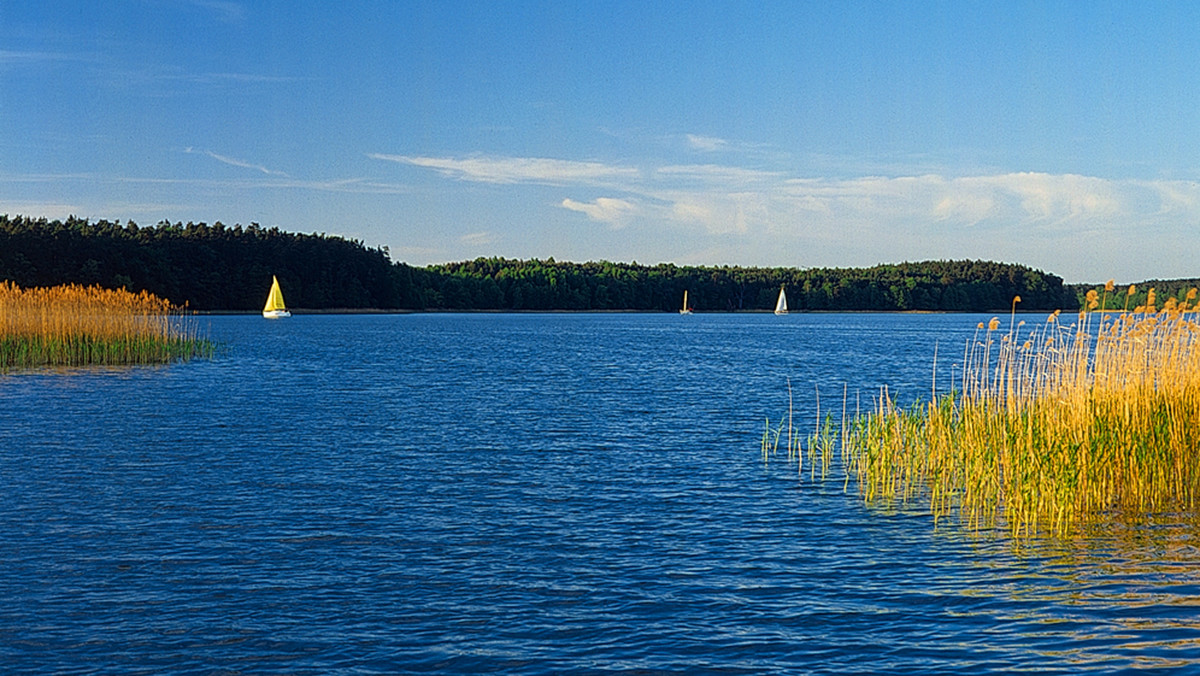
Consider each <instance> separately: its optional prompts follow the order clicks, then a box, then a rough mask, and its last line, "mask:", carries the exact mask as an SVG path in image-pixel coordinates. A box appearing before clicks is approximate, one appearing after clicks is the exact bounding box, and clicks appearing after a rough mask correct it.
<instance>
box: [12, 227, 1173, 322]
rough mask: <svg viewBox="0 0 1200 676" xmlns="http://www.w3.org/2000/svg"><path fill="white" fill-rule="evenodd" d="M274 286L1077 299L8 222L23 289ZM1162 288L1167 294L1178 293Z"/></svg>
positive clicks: (986, 271) (760, 297) (1016, 287)
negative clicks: (410, 257)
mask: <svg viewBox="0 0 1200 676" xmlns="http://www.w3.org/2000/svg"><path fill="white" fill-rule="evenodd" d="M272 275H276V276H278V278H279V282H280V284H281V285H282V286H283V288H284V290H285V292H286V294H287V297H288V301H289V305H291V306H294V307H296V308H308V309H311V310H324V309H329V308H346V309H376V310H410V311H425V310H502V311H507V310H518V311H522V310H523V311H555V310H571V311H606V310H625V311H648V312H676V311H678V309H679V304H680V301H681V298H682V296H683V292H684V291H685V290H686V291H687V292H688V294H689V300H690V304H692V305H693V306H694V307H695V309H696V311H697V312H729V311H735V312H736V311H755V310H769V309H770V308H772V307H774V304H775V299H776V297H777V296H778V294H779V289H780V287H784V288H786V290H787V294H788V300H789V309H790V310H793V311H801V312H803V311H832V312H841V311H938V312H988V311H998V310H1001V309H1004V308H1005V307H1007V304H1008V299H1010V298H1012V297H1013V296H1014V295H1020V296H1021V297H1022V298H1024V299H1025V304H1024V305H1023V306H1022V307H1023V308H1024V309H1026V310H1044V311H1051V310H1053V309H1055V308H1064V309H1067V310H1069V309H1074V308H1076V307H1078V305H1079V302H1080V301H1079V298H1078V295H1079V294H1078V293H1077V289H1075V288H1073V287H1071V286H1069V285H1066V284H1064V283H1063V280H1062V279H1061V278H1060V277H1058V276H1056V275H1053V274H1049V273H1046V272H1042V271H1039V270H1034V269H1032V268H1029V267H1026V266H1022V265H1017V264H1009V263H995V262H988V261H968V260H962V261H925V262H912V263H899V264H888V265H878V266H874V267H870V268H798V267H792V268H783V267H776V268H748V267H736V266H677V265H673V264H666V263H664V264H658V265H640V264H638V263H636V262H632V263H613V262H608V261H599V262H588V263H573V262H561V261H555V260H554V259H552V258H551V259H547V260H512V259H505V258H497V257H491V258H477V259H475V260H471V261H463V262H459V263H446V264H441V265H430V266H425V267H418V266H412V265H408V264H406V263H402V262H393V261H392V260H391V258H390V254H389V252H388V250H387V249H386V248H368V247H366V246H364V245H363V244H362V243H361V242H357V241H351V240H346V239H343V238H340V237H334V236H328V235H324V234H316V233H314V234H311V235H306V234H293V233H288V232H284V231H281V230H279V229H278V228H264V227H262V226H260V225H258V224H257V223H251V224H250V225H248V226H242V225H233V226H226V225H224V224H222V223H220V222H218V223H214V224H212V225H209V224H206V223H186V224H184V223H169V222H166V221H162V222H159V223H158V224H156V225H154V226H150V227H142V226H139V225H137V224H136V223H133V222H132V221H127V222H126V223H124V224H121V223H117V222H111V221H106V220H99V221H89V220H87V219H79V218H74V217H72V218H67V219H66V220H61V221H60V220H47V219H44V218H32V217H24V216H7V215H0V280H8V281H11V282H13V283H15V284H19V285H20V286H22V287H26V288H29V287H46V286H55V285H59V284H81V285H83V286H92V285H99V286H102V287H105V288H110V289H119V288H123V289H127V290H129V291H133V292H141V291H148V292H150V293H152V294H154V295H156V296H158V297H159V298H164V299H167V300H169V301H170V302H172V303H173V304H175V305H181V306H182V305H186V306H187V307H188V308H190V309H192V310H195V311H255V310H258V309H259V308H261V306H262V298H263V294H265V293H266V289H267V288H268V286H269V285H270V281H271V276H272ZM1165 289H1166V287H1165V286H1161V285H1160V292H1163V293H1166V290H1165Z"/></svg>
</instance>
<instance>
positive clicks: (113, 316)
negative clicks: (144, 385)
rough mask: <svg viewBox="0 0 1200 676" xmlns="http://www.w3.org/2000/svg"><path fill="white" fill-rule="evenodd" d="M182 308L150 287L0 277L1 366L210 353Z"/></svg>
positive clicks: (149, 360) (141, 360)
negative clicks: (40, 283) (35, 284)
mask: <svg viewBox="0 0 1200 676" xmlns="http://www.w3.org/2000/svg"><path fill="white" fill-rule="evenodd" d="M212 351H213V346H212V344H211V343H210V342H209V341H207V340H204V339H201V338H199V337H198V336H197V332H196V329H195V326H194V325H193V324H191V323H189V322H187V321H186V320H185V317H184V316H183V310H182V309H181V308H178V307H174V306H172V305H171V304H170V303H169V302H167V301H165V300H163V299H161V298H157V297H155V296H153V295H151V294H149V293H146V292H144V291H143V292H142V293H138V294H135V293H130V292H128V291H124V290H116V291H114V290H110V289H102V288H100V287H95V286H94V287H83V286H78V285H69V286H56V287H50V288H30V289H22V288H20V287H18V286H16V285H15V284H12V283H9V282H0V369H2V370H10V369H24V368H37V367H43V366H88V365H123V364H159V363H166V362H170V361H174V360H177V359H187V358H190V357H194V356H208V355H211V354H212Z"/></svg>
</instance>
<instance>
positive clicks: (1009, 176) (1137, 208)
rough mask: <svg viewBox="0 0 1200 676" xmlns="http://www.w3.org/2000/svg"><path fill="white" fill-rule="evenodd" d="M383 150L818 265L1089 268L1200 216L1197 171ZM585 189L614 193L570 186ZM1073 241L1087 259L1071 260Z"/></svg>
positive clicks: (564, 202)
mask: <svg viewBox="0 0 1200 676" xmlns="http://www.w3.org/2000/svg"><path fill="white" fill-rule="evenodd" d="M375 157H377V159H388V160H391V161H395V162H400V163H403V164H407V165H410V166H416V167H423V168H427V169H430V170H433V171H437V172H439V173H441V174H442V175H444V176H447V177H451V178H454V179H457V180H463V181H485V182H491V183H507V184H521V183H538V184H543V185H556V186H561V187H562V188H563V190H564V192H566V193H567V194H565V195H563V198H562V199H561V201H559V202H558V206H559V207H561V208H563V209H565V210H569V211H573V212H577V213H580V214H583V215H584V216H586V217H587V218H589V219H591V220H593V221H598V222H604V223H609V224H612V225H613V226H615V227H620V228H631V227H637V228H639V229H642V230H643V231H645V232H646V234H647V235H649V234H650V233H651V232H652V231H654V230H662V231H663V233H662V234H663V236H665V237H667V238H669V239H671V240H672V241H678V239H679V236H680V235H684V238H685V241H689V242H691V241H694V242H695V247H694V248H695V250H697V251H712V250H713V247H715V246H718V244H717V242H720V245H719V246H721V247H725V249H726V250H729V251H736V252H738V254H739V255H745V256H746V257H747V258H748V259H751V260H759V261H762V260H776V261H778V262H779V263H780V264H784V263H787V262H789V261H790V262H791V263H792V264H796V263H797V261H795V260H793V259H790V258H788V256H789V253H788V252H789V251H790V252H805V253H804V259H805V260H806V261H807V264H818V263H822V262H827V263H831V264H841V265H847V264H860V263H861V264H872V263H877V262H880V261H887V260H904V259H909V260H915V259H922V258H930V257H935V258H936V257H971V258H990V259H1002V260H1016V261H1021V262H1026V263H1028V264H1032V265H1041V266H1042V267H1043V269H1048V270H1052V271H1059V272H1060V274H1063V273H1065V274H1068V275H1070V274H1072V273H1075V274H1077V277H1076V278H1079V277H1080V276H1083V275H1084V274H1085V272H1081V271H1082V270H1083V267H1082V266H1083V265H1084V261H1085V258H1086V259H1087V263H1088V264H1089V265H1090V264H1093V263H1095V262H1096V261H1097V260H1101V259H1103V256H1104V255H1105V254H1097V253H1096V252H1097V251H1099V250H1112V251H1126V250H1129V246H1130V245H1129V244H1127V243H1126V242H1127V240H1129V239H1130V238H1131V237H1132V235H1131V233H1133V232H1135V231H1136V230H1138V229H1153V230H1154V231H1155V232H1156V233H1164V232H1167V231H1170V232H1176V233H1180V234H1181V235H1182V233H1185V232H1189V231H1190V230H1191V229H1194V228H1195V227H1197V226H1200V183H1197V182H1194V181H1135V180H1119V179H1107V178H1100V177H1093V176H1082V175H1075V174H1047V173H1037V172H1012V173H995V174H978V175H965V176H944V175H941V174H937V173H927V174H919V175H908V176H857V177H850V178H830V177H806V176H800V175H796V174H792V173H789V172H786V171H782V170H779V171H764V170H761V169H754V168H747V167H742V166H737V165H723V164H695V165H675V164H666V165H663V166H659V167H646V168H643V169H640V170H633V169H631V168H630V167H627V166H623V165H616V164H605V163H600V162H575V161H570V160H546V159H538V158H514V157H495V156H490V157H474V158H468V159H461V158H452V157H449V158H438V157H409V156H375ZM515 189H519V187H518V188H515ZM584 191H586V192H593V193H594V192H598V191H603V192H604V193H605V196H604V197H599V198H589V199H581V198H580V197H578V196H577V195H576V194H572V193H576V192H584ZM667 231H673V232H667ZM1137 246H1138V247H1141V248H1142V249H1145V252H1144V253H1142V254H1139V255H1141V256H1144V257H1148V256H1150V255H1151V253H1150V251H1151V249H1150V248H1149V246H1150V245H1149V244H1146V245H1144V246H1143V245H1141V244H1138V245H1137ZM1073 248H1077V249H1078V250H1079V252H1080V253H1079V254H1078V256H1077V257H1076V258H1078V261H1077V262H1075V263H1066V262H1064V261H1063V260H1061V257H1062V255H1063V252H1065V251H1069V250H1072V249H1073ZM791 255H792V256H794V255H796V254H795V253H792V254H791ZM1109 258H1113V255H1109ZM1176 258H1178V256H1176ZM1072 260H1074V259H1072ZM1105 260H1107V259H1103V260H1101V263H1102V264H1107V263H1104V261H1105ZM695 262H705V261H695ZM708 262H712V261H708ZM1071 265H1075V266H1077V267H1076V268H1075V269H1073V268H1072V267H1071ZM1112 265H1114V266H1115V265H1118V262H1113V263H1112ZM1122 265H1123V264H1122ZM1147 265H1149V264H1147ZM1176 265H1177V266H1182V265H1184V263H1183V261H1182V260H1180V261H1177V262H1176Z"/></svg>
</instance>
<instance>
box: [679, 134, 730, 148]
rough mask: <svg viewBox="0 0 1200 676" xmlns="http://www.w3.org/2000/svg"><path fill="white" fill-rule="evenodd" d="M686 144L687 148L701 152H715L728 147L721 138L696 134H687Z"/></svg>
mask: <svg viewBox="0 0 1200 676" xmlns="http://www.w3.org/2000/svg"><path fill="white" fill-rule="evenodd" d="M687 142H688V146H689V147H691V148H692V149H694V150H703V151H705V152H716V151H718V150H725V149H726V148H728V147H729V142H728V141H726V140H725V139H723V138H714V137H712V136H699V135H697V134H687Z"/></svg>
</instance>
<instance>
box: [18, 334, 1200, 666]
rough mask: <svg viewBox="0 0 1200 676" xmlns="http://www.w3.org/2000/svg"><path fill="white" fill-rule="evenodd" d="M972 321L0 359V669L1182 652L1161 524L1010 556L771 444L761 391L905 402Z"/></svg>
mask: <svg viewBox="0 0 1200 676" xmlns="http://www.w3.org/2000/svg"><path fill="white" fill-rule="evenodd" d="M981 319H982V320H985V321H986V319H987V318H986V317H976V316H965V315H874V314H867V315H836V314H831V315H807V314H800V315H796V314H794V315H789V316H786V317H775V316H773V315H704V314H698V315H694V316H690V317H680V316H676V315H623V314H618V315H586V314H584V315H577V314H563V315H487V314H478V315H442V314H436V315H393V316H297V317H294V318H292V319H291V320H285V321H266V320H263V319H261V318H259V317H249V316H241V317H211V318H209V317H205V318H202V319H201V320H200V322H201V330H202V332H206V333H207V334H208V335H209V336H210V337H211V338H213V339H214V340H216V341H218V342H219V343H220V344H221V345H222V349H221V350H220V352H219V354H218V355H217V357H216V358H214V359H212V360H209V361H193V362H190V363H184V364H176V365H172V366H168V367H160V368H133V369H124V370H108V371H75V372H56V373H37V374H10V375H7V376H0V599H2V601H0V665H3V671H4V672H5V673H22V672H25V673H61V674H95V673H147V674H149V673H163V672H190V673H293V674H326V673H347V674H350V673H353V674H371V673H403V672H441V673H488V672H491V673H497V672H501V673H588V672H597V673H600V672H603V673H622V672H629V673H710V672H719V673H732V674H737V673H744V674H765V673H881V672H882V673H886V672H896V673H961V674H976V673H980V672H986V671H997V672H1001V671H1013V670H1039V671H1044V672H1061V673H1079V672H1087V671H1105V672H1116V671H1122V670H1130V669H1149V668H1154V667H1162V668H1165V669H1177V668H1180V667H1185V666H1188V665H1193V666H1194V667H1196V668H1200V549H1198V543H1200V540H1198V539H1197V537H1196V534H1195V529H1193V528H1191V527H1190V526H1189V525H1188V524H1187V523H1185V522H1184V521H1183V520H1173V519H1170V518H1166V519H1158V520H1153V521H1148V522H1147V523H1144V524H1140V525H1129V524H1124V525H1120V526H1118V525H1114V526H1113V527H1111V528H1105V529H1101V530H1102V532H1099V533H1096V534H1093V535H1087V536H1078V537H1074V538H1072V539H1070V540H1067V541H1034V542H1030V543H1026V544H1024V545H1022V546H1019V547H1018V546H1014V543H1012V542H1010V541H1008V540H1007V539H1005V538H1004V537H999V536H984V537H981V536H978V535H972V534H969V533H965V532H963V531H961V530H959V529H958V528H956V527H953V526H946V525H945V524H942V525H939V526H938V527H936V528H935V527H934V524H933V523H932V521H931V519H930V518H929V517H928V516H926V515H925V514H923V513H922V512H921V510H920V509H919V508H915V507H914V508H913V509H908V510H899V511H893V512H881V511H879V510H873V509H870V508H868V507H866V506H864V505H863V504H861V502H860V500H859V499H858V498H857V497H856V495H855V493H854V489H853V485H851V487H850V490H849V491H845V490H844V481H843V480H842V478H840V476H838V477H835V478H831V479H829V480H827V481H825V482H821V481H816V482H814V481H812V480H810V479H809V478H808V477H807V476H806V477H805V478H804V479H803V480H801V479H800V478H798V477H797V474H796V468H795V466H794V465H789V464H788V463H787V462H785V461H782V460H773V461H772V462H771V463H769V464H765V465H764V463H763V459H762V456H761V453H760V449H759V441H760V438H761V435H762V431H763V427H764V418H765V417H767V416H771V418H772V420H778V418H779V416H780V415H782V414H784V413H785V412H786V410H787V396H788V395H787V388H788V382H789V379H790V383H791V386H792V388H793V391H794V395H793V396H794V402H795V409H796V410H795V415H796V421H797V424H799V423H800V421H804V424H805V425H808V424H810V423H811V422H812V421H813V420H814V414H815V406H816V394H817V393H816V389H817V387H820V388H821V406H822V410H826V411H827V410H830V408H836V410H837V411H838V413H839V415H840V410H841V406H842V400H843V396H842V394H843V391H846V392H847V393H848V397H847V399H846V400H847V401H848V402H849V403H848V406H850V407H853V406H854V401H855V400H856V399H859V400H861V401H862V402H863V405H866V404H867V403H868V402H869V400H870V397H871V396H873V395H874V393H875V392H876V391H877V390H878V388H879V387H880V386H881V385H883V384H887V385H888V386H889V387H890V388H891V391H892V392H893V393H896V394H898V395H899V396H900V397H901V398H904V399H907V400H910V401H911V400H912V399H914V398H916V397H922V396H928V392H929V391H930V389H931V387H932V385H933V383H932V382H931V376H932V374H933V370H934V369H933V364H934V349H935V345H936V346H937V349H938V355H939V356H938V359H937V365H938V378H939V383H941V384H944V385H947V386H948V384H949V382H950V381H951V379H952V378H953V376H954V368H955V362H956V360H955V355H961V354H962V350H963V348H964V346H965V345H966V342H965V341H967V340H969V339H970V337H971V335H972V332H973V331H974V329H975V324H976V322H977V321H979V320H981ZM844 388H845V389H844ZM836 472H837V468H836V466H835V473H836Z"/></svg>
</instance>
